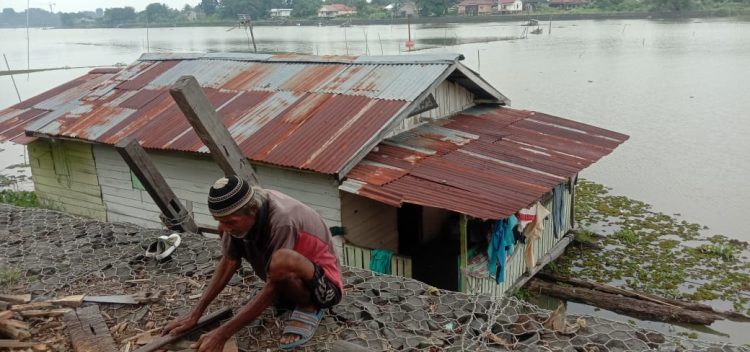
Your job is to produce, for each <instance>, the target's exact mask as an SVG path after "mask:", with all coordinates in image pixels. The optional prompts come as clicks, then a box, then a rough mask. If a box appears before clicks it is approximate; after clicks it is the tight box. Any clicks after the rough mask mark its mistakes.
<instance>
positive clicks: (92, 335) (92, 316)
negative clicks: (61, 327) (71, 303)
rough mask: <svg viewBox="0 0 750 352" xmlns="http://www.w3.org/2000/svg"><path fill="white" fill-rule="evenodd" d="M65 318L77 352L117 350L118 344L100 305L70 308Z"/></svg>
mask: <svg viewBox="0 0 750 352" xmlns="http://www.w3.org/2000/svg"><path fill="white" fill-rule="evenodd" d="M63 320H64V321H65V331H66V332H67V333H68V336H70V341H71V343H72V344H73V349H74V350H75V351H76V352H110V351H111V352H117V345H116V344H115V340H114V339H113V338H112V335H110V334H109V329H108V328H107V324H106V323H105V322H104V317H102V314H101V312H100V311H99V306H97V305H92V306H88V307H85V308H79V309H76V310H69V311H68V312H67V313H65V315H64V317H63Z"/></svg>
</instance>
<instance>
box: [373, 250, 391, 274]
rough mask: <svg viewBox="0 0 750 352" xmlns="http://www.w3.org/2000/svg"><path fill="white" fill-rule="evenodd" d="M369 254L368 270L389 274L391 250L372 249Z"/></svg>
mask: <svg viewBox="0 0 750 352" xmlns="http://www.w3.org/2000/svg"><path fill="white" fill-rule="evenodd" d="M370 255H371V256H370V270H372V271H373V272H376V273H381V274H388V275H390V274H391V257H393V252H391V251H389V250H387V249H373V250H372V254H370Z"/></svg>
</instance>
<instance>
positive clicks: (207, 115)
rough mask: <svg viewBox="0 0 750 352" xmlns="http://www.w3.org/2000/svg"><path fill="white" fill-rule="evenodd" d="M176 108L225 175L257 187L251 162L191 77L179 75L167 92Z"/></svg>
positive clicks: (256, 178)
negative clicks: (233, 176) (240, 178)
mask: <svg viewBox="0 0 750 352" xmlns="http://www.w3.org/2000/svg"><path fill="white" fill-rule="evenodd" d="M169 94H171V95H172V98H174V101H175V102H176V103H177V106H179V107H180V110H182V113H183V114H185V117H186V118H187V120H188V122H189V123H190V125H192V126H193V130H195V133H197V134H198V137H199V138H200V139H201V141H203V144H205V145H206V147H208V150H210V151H211V157H213V158H214V160H215V161H216V163H217V164H219V168H221V170H222V171H224V174H225V175H227V176H228V175H237V176H239V177H242V178H243V179H244V180H247V181H248V182H250V183H251V184H252V185H254V186H255V185H260V182H259V181H258V177H257V176H256V175H255V172H254V171H253V167H252V165H251V164H250V161H249V160H248V159H247V157H245V155H244V154H243V153H242V150H241V149H240V147H239V146H238V145H237V142H235V141H234V138H232V135H231V134H230V133H229V131H228V130H227V128H226V127H225V126H224V125H223V124H222V123H221V119H220V118H219V115H218V113H216V110H215V109H214V107H213V105H211V102H210V101H209V100H208V97H207V96H206V94H205V93H203V89H202V88H201V86H200V85H199V84H198V81H197V80H196V79H195V77H193V76H182V77H180V79H178V80H177V82H175V83H174V84H173V85H172V88H170V89H169Z"/></svg>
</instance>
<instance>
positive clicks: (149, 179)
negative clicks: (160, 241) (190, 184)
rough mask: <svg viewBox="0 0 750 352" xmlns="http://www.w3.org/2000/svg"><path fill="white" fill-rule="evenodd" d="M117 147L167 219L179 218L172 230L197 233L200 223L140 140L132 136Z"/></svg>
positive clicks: (171, 227)
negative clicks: (172, 187) (171, 186)
mask: <svg viewBox="0 0 750 352" xmlns="http://www.w3.org/2000/svg"><path fill="white" fill-rule="evenodd" d="M115 148H117V152H118V153H120V155H121V156H122V158H123V159H124V160H125V163H127V164H128V166H130V170H131V171H133V173H134V174H135V175H136V176H137V177H138V180H140V181H141V183H142V184H143V187H144V188H145V189H146V191H147V192H148V194H149V195H150V196H151V199H153V200H154V203H156V205H157V206H158V207H159V209H160V210H161V212H162V214H164V216H165V217H166V218H167V219H171V220H179V224H176V225H174V226H170V230H181V231H186V232H193V233H197V232H198V225H196V224H195V221H194V220H193V217H192V216H191V215H190V213H189V212H188V210H187V209H186V208H185V206H184V205H182V202H180V199H179V198H177V195H175V194H174V192H173V191H172V189H171V188H170V187H169V185H168V184H167V181H166V180H165V179H164V176H162V175H161V172H159V170H158V169H157V168H156V165H154V162H153V161H152V160H151V157H149V156H148V154H147V153H146V150H145V149H143V147H141V145H140V144H138V141H137V140H135V139H134V138H132V137H128V138H126V139H123V140H121V141H120V142H119V143H117V145H115Z"/></svg>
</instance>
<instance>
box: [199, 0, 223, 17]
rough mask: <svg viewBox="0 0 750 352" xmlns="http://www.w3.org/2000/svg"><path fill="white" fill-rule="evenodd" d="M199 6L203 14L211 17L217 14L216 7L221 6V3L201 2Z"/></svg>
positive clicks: (213, 0) (205, 0)
mask: <svg viewBox="0 0 750 352" xmlns="http://www.w3.org/2000/svg"><path fill="white" fill-rule="evenodd" d="M199 6H200V7H201V10H203V13H205V14H206V15H208V16H211V15H213V14H214V13H215V12H216V7H218V6H219V1H218V0H201V3H200V5H199Z"/></svg>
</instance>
